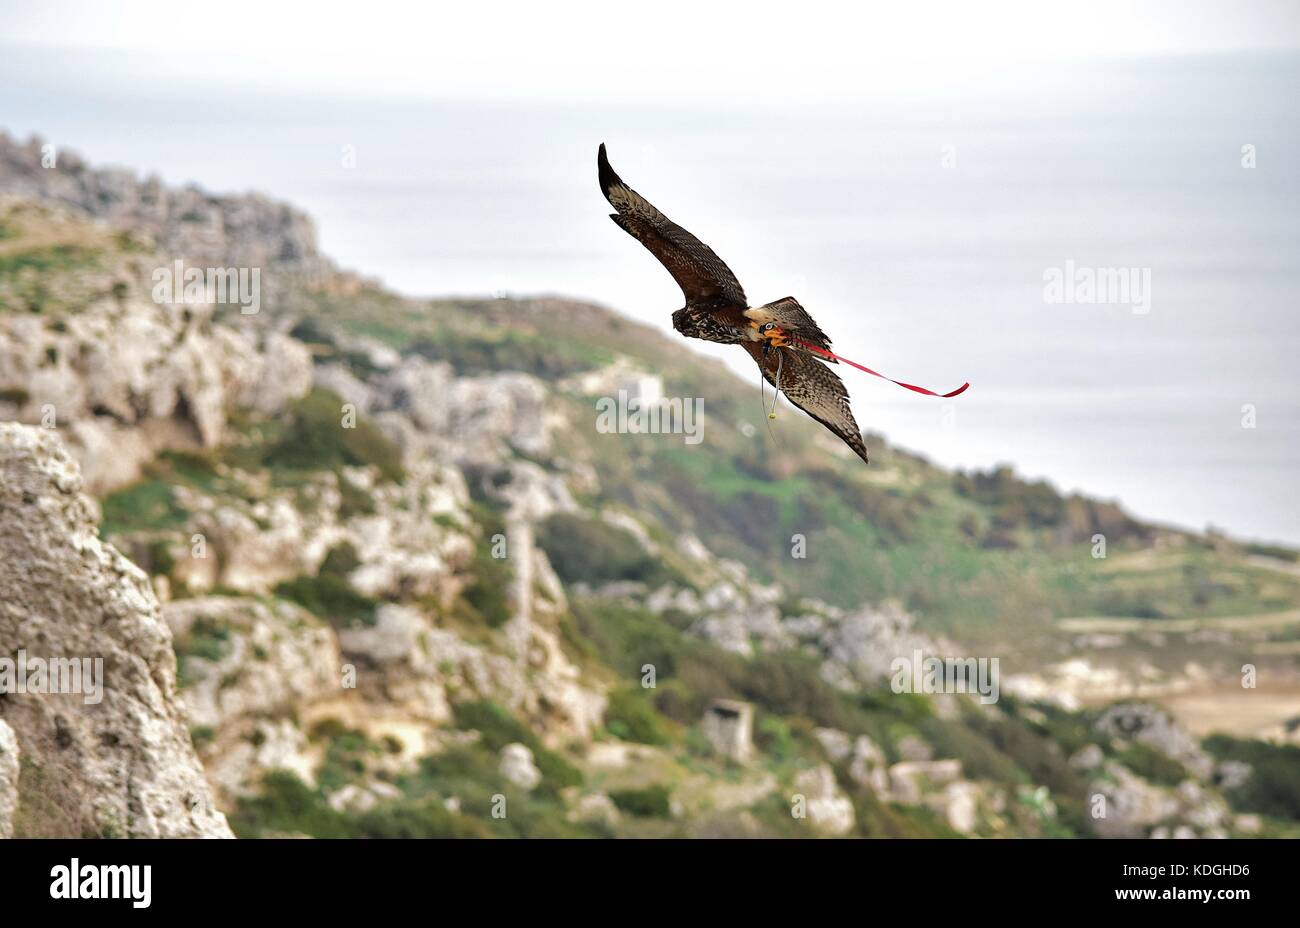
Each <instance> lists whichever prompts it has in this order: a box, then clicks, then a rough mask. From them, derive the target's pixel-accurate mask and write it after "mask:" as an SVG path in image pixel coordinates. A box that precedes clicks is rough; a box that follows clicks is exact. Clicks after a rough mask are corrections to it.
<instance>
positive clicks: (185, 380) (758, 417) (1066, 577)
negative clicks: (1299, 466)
mask: <svg viewBox="0 0 1300 928" xmlns="http://www.w3.org/2000/svg"><path fill="white" fill-rule="evenodd" d="M39 157H40V148H39V144H37V143H31V144H28V145H20V144H17V143H13V142H11V141H9V140H8V139H7V138H5V137H3V136H0V420H13V421H17V422H22V423H26V424H28V425H30V426H32V427H35V428H42V427H44V428H51V429H55V430H57V432H58V434H59V436H60V439H61V440H62V442H63V443H64V444H65V445H66V446H67V448H68V450H69V451H70V453H71V454H72V456H73V457H74V458H75V459H76V460H77V462H78V463H79V465H80V469H81V471H82V474H83V476H84V479H85V483H86V487H87V489H88V491H89V492H91V493H93V494H94V495H95V496H96V497H97V498H98V500H99V503H100V506H101V511H102V517H101V521H100V535H101V536H102V538H103V540H104V541H106V542H109V543H111V545H112V546H113V547H114V548H116V549H118V550H120V551H121V552H123V553H124V554H125V555H127V557H129V558H130V559H131V560H132V561H134V562H135V564H137V565H139V566H140V567H141V568H142V569H143V570H144V571H145V572H146V573H147V574H148V575H149V576H150V577H151V578H152V585H153V589H154V591H155V593H156V595H157V598H158V600H160V602H161V615H162V617H163V618H164V619H165V620H166V623H167V625H168V626H169V627H170V632H171V636H172V640H173V647H174V651H175V656H176V672H177V679H178V681H179V687H180V694H181V697H182V699H183V701H184V704H185V711H186V712H187V714H188V721H189V725H190V734H191V738H192V741H193V744H194V747H195V749H196V750H197V752H198V756H199V759H200V760H201V761H202V763H203V767H204V771H205V773H206V775H207V779H208V781H209V783H210V784H211V785H212V788H213V791H214V794H215V796H216V801H217V803H218V805H219V806H220V808H221V809H222V810H223V811H224V812H225V813H226V815H227V817H228V818H229V820H230V823H231V825H232V827H233V828H234V830H235V833H236V834H238V835H241V836H259V835H271V834H307V835H314V836H322V837H323V836H350V835H373V836H386V835H410V836H416V835H502V836H509V835H529V836H536V835H573V836H584V835H586V836H594V835H609V834H613V835H635V836H651V835H679V834H680V835H731V834H735V835H775V836H796V835H809V834H826V835H838V834H855V835H865V836H920V835H947V834H967V835H975V836H999V835H1077V836H1093V835H1102V836H1107V835H1129V834H1136V835H1146V834H1151V833H1153V832H1155V833H1160V832H1161V831H1163V832H1164V833H1167V834H1174V833H1180V832H1181V833H1187V832H1189V831H1190V832H1192V833H1196V834H1257V833H1264V834H1288V833H1294V832H1295V831H1296V830H1297V829H1300V792H1297V787H1296V783H1297V782H1300V775H1298V774H1300V747H1297V746H1296V744H1295V743H1294V737H1293V735H1294V730H1295V725H1294V721H1293V720H1294V719H1295V718H1300V701H1297V699H1296V693H1297V692H1300V681H1298V680H1297V672H1296V664H1295V657H1294V655H1295V653H1296V648H1295V645H1296V641H1297V640H1300V635H1298V634H1297V633H1298V632H1300V567H1297V563H1298V561H1297V553H1296V552H1295V551H1292V550H1289V549H1259V548H1254V547H1251V546H1248V545H1241V544H1238V543H1235V542H1234V541H1232V540H1231V539H1229V538H1226V537H1220V536H1205V535H1199V534H1192V533H1187V532H1181V531H1175V530H1171V529H1168V528H1164V527H1160V526H1154V525H1149V524H1145V523H1143V522H1140V521H1138V520H1136V519H1134V518H1132V517H1130V516H1129V515H1128V514H1126V513H1125V512H1124V511H1123V509H1122V508H1121V507H1120V506H1119V505H1118V504H1116V503H1114V502H1109V501H1100V500H1094V499H1088V498H1083V497H1079V496H1064V495H1062V494H1060V493H1059V492H1057V491H1056V490H1055V489H1054V488H1053V487H1051V486H1050V485H1048V484H1046V483H1042V482H1028V481H1024V480H1022V479H1020V478H1018V477H1017V476H1016V475H1015V473H1014V472H1013V471H1012V470H1011V469H1010V468H1000V469H997V470H995V471H992V472H988V473H969V474H964V473H952V472H949V471H946V470H944V469H942V468H939V467H936V466H934V465H932V464H930V463H929V462H927V461H926V460H924V459H923V458H922V457H920V456H918V455H916V454H913V453H909V452H907V451H904V450H902V449H898V448H893V447H890V446H889V445H888V444H887V443H886V441H885V440H884V439H883V438H882V437H881V436H876V435H869V436H868V446H869V447H870V449H871V451H872V456H873V462H872V464H871V466H870V467H864V466H863V465H862V464H861V462H860V461H858V460H857V459H856V458H855V457H853V456H852V455H851V454H849V453H848V452H847V451H846V450H845V449H843V447H842V446H840V445H839V443H837V442H835V441H834V440H833V439H831V438H830V437H828V436H827V435H825V433H824V432H823V431H822V430H821V429H820V428H819V427H818V426H816V424H815V423H810V422H807V421H806V420H804V419H803V418H802V417H801V416H800V415H799V414H798V413H797V412H794V411H792V410H789V409H787V410H786V411H785V412H784V413H782V414H780V415H779V417H778V420H777V421H776V423H775V424H774V429H775V432H776V440H773V438H772V437H770V436H769V433H768V422H767V419H766V416H765V414H764V412H763V411H762V410H761V409H760V406H759V397H758V395H757V390H756V389H755V385H754V384H752V383H748V382H743V381H741V380H739V379H738V378H736V377H735V376H734V375H732V374H731V373H730V372H729V371H727V370H726V369H725V368H723V367H722V366H721V365H718V364H716V363H714V362H711V361H708V360H705V359H702V358H701V357H700V356H699V355H697V354H695V353H694V352H693V351H692V350H691V349H690V347H689V345H688V344H686V343H684V342H682V341H681V340H679V339H677V338H676V337H675V336H670V335H665V334H661V333H659V332H657V331H655V330H652V329H649V328H647V327H645V326H642V325H639V324H636V323H633V322H631V321H629V320H627V319H625V318H623V317H621V316H619V315H618V314H617V313H616V312H614V311H611V310H607V309H604V308H601V307H596V306H590V305H585V304H581V303H576V302H571V301H565V300H559V299H538V300H454V299H453V300H435V301H419V300H409V299H405V298H403V297H400V296H398V295H396V294H393V293H391V292H388V291H386V290H385V289H384V288H383V287H382V286H380V285H378V284H377V283H375V282H372V281H367V280H365V279H364V278H361V277H359V276H357V275H355V274H352V273H347V272H343V271H340V270H338V269H337V268H335V267H334V266H333V264H332V263H331V262H330V261H329V260H328V259H327V258H324V257H323V256H321V255H320V254H319V253H318V251H317V249H316V245H315V241H314V233H313V232H312V229H311V223H310V221H309V220H308V219H307V218H306V217H304V216H302V215H301V214H299V213H297V212H296V211H294V210H293V209H292V208H290V207H287V206H284V205H283V204H278V203H275V202H274V201H271V200H268V199H266V198H264V197H218V196H212V195H209V194H207V193H204V192H203V191H201V190H198V189H195V188H187V189H185V190H181V191H175V190H169V189H167V188H165V187H164V186H163V185H161V184H158V183H157V182H156V181H149V180H146V181H140V180H138V179H136V178H135V177H134V176H133V175H131V174H130V173H129V172H122V171H97V170H94V169H92V168H90V167H89V166H88V165H86V164H85V163H83V162H81V161H80V160H79V159H76V158H75V157H69V156H66V155H65V156H62V157H63V159H64V160H62V162H61V164H60V165H59V167H57V168H55V169H45V168H42V167H40V163H39ZM178 259H183V260H184V261H185V262H186V263H187V264H190V265H192V266H195V267H207V266H219V267H249V266H255V267H258V268H259V269H260V270H261V279H262V281H263V286H262V292H261V301H260V308H259V310H258V312H257V313H255V314H244V313H241V312H240V309H239V307H238V306H235V305H230V304H228V303H225V304H223V303H211V302H204V301H202V300H199V301H195V302H189V301H183V302H172V301H170V300H165V301H162V302H159V301H156V300H155V298H154V295H153V291H154V284H155V278H154V275H155V272H156V271H157V270H158V269H159V268H168V267H171V266H173V264H174V262H175V261H176V260H178ZM850 389H853V385H852V384H851V385H850ZM619 391H630V392H633V393H639V394H640V395H643V396H648V395H655V394H662V396H663V397H665V398H670V399H672V398H683V399H685V400H686V401H687V402H691V403H693V402H694V401H695V400H696V399H697V398H698V400H699V401H700V402H701V403H702V419H701V420H700V422H701V423H702V429H703V431H702V434H701V437H702V440H700V441H699V442H698V443H692V442H688V441H687V440H686V436H683V435H681V434H626V433H615V434H609V433H606V432H603V431H601V430H600V429H599V428H598V421H597V416H598V406H597V403H598V401H599V400H600V398H602V397H616V396H617V395H618V394H619ZM856 392H857V393H861V394H864V399H865V398H867V397H866V396H865V391H863V390H862V388H861V387H858V389H857V391H856ZM858 408H859V410H860V411H862V410H864V409H867V408H869V407H868V406H867V405H866V404H864V403H862V402H861V401H860V402H859V404H858ZM860 418H861V419H864V420H866V421H869V418H870V417H869V415H867V414H862V415H860ZM4 454H5V449H4V448H0V463H2V462H3V459H4ZM1098 536H1102V537H1104V557H1101V556H1096V555H1097V554H1098V552H1099V551H1100V549H1099V548H1098V543H1099V542H1098ZM32 556H33V557H34V558H37V557H39V556H40V553H39V552H36V551H33V552H32ZM3 592H4V591H0V593H3ZM68 620H69V621H76V617H68ZM23 644H24V643H23V642H20V641H13V642H10V641H4V642H0V645H2V646H3V647H0V651H4V652H13V651H16V650H17V649H18V647H20V646H22V645H23ZM916 649H920V650H922V651H923V652H924V653H925V654H927V655H940V656H953V657H956V656H969V657H978V658H997V659H998V660H999V662H1000V668H1001V674H1002V691H1001V694H1000V698H998V699H997V700H996V701H995V702H982V701H980V700H979V699H977V698H974V697H970V696H960V695H952V694H939V695H925V694H915V693H896V692H894V691H893V690H892V689H891V687H890V685H889V681H890V677H891V670H890V666H891V662H892V661H893V660H894V659H895V658H899V657H906V658H910V657H911V655H912V654H913V652H914V650H916ZM1247 663H1249V664H1253V665H1256V666H1257V668H1258V672H1259V679H1260V685H1259V687H1258V688H1256V689H1250V690H1243V689H1242V687H1241V684H1240V678H1241V677H1240V671H1241V667H1242V665H1243V664H1247ZM1194 698H1200V699H1202V700H1206V699H1208V700H1209V702H1210V704H1211V708H1210V710H1209V711H1206V710H1205V709H1204V708H1201V709H1198V710H1195V711H1193V710H1194V709H1195V707H1194V705H1193V700H1194ZM1151 699H1159V700H1164V701H1165V702H1166V703H1168V704H1169V709H1170V710H1172V712H1173V714H1172V715H1171V714H1170V711H1167V710H1166V709H1164V708H1159V707H1157V706H1156V705H1153V704H1151V703H1149V702H1148V701H1147V700H1151ZM1234 699H1235V700H1237V701H1238V702H1239V703H1240V708H1239V709H1235V710H1233V712H1235V714H1236V715H1237V716H1240V718H1236V719H1235V720H1234V721H1233V722H1232V724H1231V725H1227V723H1226V722H1224V724H1219V722H1220V719H1219V716H1218V714H1217V713H1220V712H1223V713H1224V714H1225V715H1227V714H1232V713H1228V712H1225V711H1224V707H1226V706H1229V704H1230V703H1231V701H1232V700H1234ZM1232 705H1236V704H1235V703H1232ZM1189 706H1192V708H1189ZM751 712H752V714H753V716H752V723H751V720H750V718H749V714H750V713H751ZM8 715H9V710H8V709H7V708H6V706H5V701H3V700H0V719H4V718H6V717H8ZM1225 725H1227V728H1226V730H1228V731H1230V732H1231V734H1219V735H1213V736H1211V737H1208V738H1203V737H1202V736H1203V735H1205V734H1206V733H1207V732H1210V731H1213V730H1215V729H1216V728H1224V727H1225ZM1187 726H1191V728H1192V729H1193V732H1194V733H1193V734H1189V733H1188V732H1187V731H1186V730H1185V729H1186V727H1187ZM1246 736H1260V737H1266V738H1268V739H1269V740H1257V739H1256V738H1255V737H1246ZM19 740H20V741H21V732H20V739H19ZM20 748H21V745H20ZM36 777H37V773H34V772H31V768H30V766H29V767H28V768H27V769H26V770H25V771H24V772H23V773H22V775H21V776H20V778H19V781H18V783H17V787H16V796H17V800H16V801H17V805H18V807H19V808H20V809H21V808H23V806H24V803H30V802H31V797H32V795H33V790H35V789H37V787H36V786H34V785H33V784H34V783H35V782H37V780H36V779H35V778H36ZM24 778H26V779H24ZM0 779H2V778H0ZM1099 795H1101V796H1105V797H1107V800H1108V811H1107V812H1106V814H1104V815H1103V816H1100V817H1097V816H1096V815H1095V814H1094V813H1093V811H1092V809H1093V808H1094V807H1095V797H1097V796H1099ZM793 797H798V798H802V800H804V802H803V805H802V807H801V806H800V804H799V803H798V802H796V801H794V798H793ZM4 807H5V804H4V803H3V802H0V809H3V808H4ZM800 808H802V809H803V812H804V813H806V814H803V815H801V814H799V812H798V811H795V810H798V809H800ZM498 813H501V814H498ZM15 821H16V822H18V823H19V825H20V827H19V828H18V830H19V831H20V832H21V831H22V830H23V829H24V828H26V829H29V830H34V831H40V830H41V828H42V827H44V826H42V825H41V824H40V823H39V822H37V823H33V820H32V819H31V817H28V818H25V819H24V818H22V817H19V818H16V819H15ZM23 823H25V824H23ZM126 831H127V833H134V832H133V831H132V830H131V829H130V828H129V827H127V828H126Z"/></svg>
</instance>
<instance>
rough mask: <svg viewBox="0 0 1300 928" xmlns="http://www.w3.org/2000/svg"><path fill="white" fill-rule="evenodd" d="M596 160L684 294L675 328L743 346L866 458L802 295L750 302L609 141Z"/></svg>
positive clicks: (627, 226)
mask: <svg viewBox="0 0 1300 928" xmlns="http://www.w3.org/2000/svg"><path fill="white" fill-rule="evenodd" d="M596 164H597V167H598V169H599V177H600V189H601V192H603V193H604V194H605V199H607V200H609V202H610V205H611V206H613V207H614V209H615V210H617V212H615V213H612V214H611V215H610V217H609V218H610V219H612V220H614V222H616V223H617V224H618V225H619V226H620V227H621V228H622V229H623V231H624V232H626V233H627V234H628V235H630V236H632V237H633V238H634V239H636V240H637V241H638V242H640V243H641V244H642V245H644V246H645V247H646V248H647V249H649V251H650V253H651V254H652V255H654V256H655V257H656V258H658V259H659V263H660V264H662V265H663V266H664V267H665V268H667V270H668V273H669V274H671V275H672V276H673V280H675V281H677V285H678V286H679V287H681V288H682V293H683V294H685V297H686V305H685V306H683V307H682V308H681V309H679V310H677V311H676V312H674V313H673V328H674V329H676V330H677V331H678V332H681V333H682V334H683V335H685V336H686V337H688V338H702V339H704V340H705V341H710V342H721V343H722V344H724V345H740V346H741V347H742V348H744V349H745V350H746V351H748V352H749V354H750V356H751V357H752V358H753V359H754V360H755V361H756V362H757V363H758V367H759V370H760V371H762V374H763V378H764V379H765V380H767V382H768V383H770V384H772V386H773V387H775V388H776V389H777V390H778V391H779V392H781V393H784V394H785V396H786V398H787V399H788V400H789V401H790V402H791V403H793V404H794V405H796V406H798V407H799V408H800V409H802V410H803V411H804V412H806V413H807V414H808V415H810V416H812V417H813V418H814V419H816V420H817V421H818V422H820V423H821V424H822V425H824V426H826V428H828V429H830V430H831V431H832V432H833V433H835V435H836V436H837V437H839V438H840V439H841V440H842V441H843V442H844V443H845V444H846V445H848V446H849V447H850V448H851V449H853V452H854V454H856V455H857V456H858V457H860V458H862V460H863V461H866V460H867V446H866V445H865V444H864V443H863V441H862V432H861V430H860V429H859V428H858V423H857V422H856V421H854V419H853V410H852V409H850V408H849V392H848V390H846V389H845V388H844V384H843V382H842V381H841V380H840V378H839V377H837V376H836V375H835V373H834V372H833V371H832V370H831V369H830V368H829V367H827V366H826V365H825V364H823V363H822V362H821V361H820V360H819V359H818V358H817V357H816V356H814V355H813V353H812V350H810V349H809V348H808V347H807V346H813V347H814V348H816V349H820V351H822V352H826V353H827V355H829V352H830V344H831V341H830V339H829V338H827V337H826V333H825V332H823V331H822V330H821V327H820V326H818V325H817V323H816V322H815V321H813V318H812V316H810V315H808V312H807V311H806V310H805V309H804V308H803V307H802V306H800V305H799V301H798V300H796V299H795V298H794V297H792V296H787V297H783V298H782V299H779V300H777V301H775V302H773V303H765V304H763V305H762V306H752V307H751V306H750V305H749V300H748V299H746V297H745V291H744V289H743V288H742V287H741V286H740V281H738V280H736V275H735V274H733V273H732V272H731V269H730V268H729V267H727V265H726V264H724V263H723V261H722V259H721V258H719V257H718V256H717V255H716V254H714V253H713V249H712V248H710V247H709V246H708V245H705V244H704V243H703V242H701V241H700V240H699V239H698V238H696V237H695V236H694V235H692V234H691V233H689V232H687V231H686V230H685V229H683V228H682V227H681V226H679V225H677V224H676V223H675V222H673V221H672V220H671V219H669V218H668V217H667V216H665V215H664V214H663V213H661V212H659V210H657V209H655V207H654V206H653V205H652V204H651V203H650V201H649V200H647V199H646V198H645V197H643V196H641V195H640V194H639V193H637V192H636V191H635V190H633V189H632V188H631V187H629V186H628V185H627V184H625V183H623V181H622V179H621V178H620V177H619V176H618V175H617V174H615V173H614V169H613V168H612V167H610V164H609V158H608V157H607V156H606V154H605V146H604V144H602V145H601V146H600V152H599V154H598V155H597V157H596ZM830 360H831V362H832V363H834V358H833V357H831V358H830Z"/></svg>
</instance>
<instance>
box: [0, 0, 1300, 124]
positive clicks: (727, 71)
mask: <svg viewBox="0 0 1300 928" xmlns="http://www.w3.org/2000/svg"><path fill="white" fill-rule="evenodd" d="M0 11H2V12H0V22H3V29H0V45H27V46H31V45H38V46H49V47H62V48H63V49H64V50H67V49H71V48H86V49H112V50H128V51H132V52H138V54H136V55H132V56H131V57H130V58H129V59H125V60H124V61H123V69H124V73H123V74H122V78H123V79H126V80H129V79H130V78H131V77H132V76H133V75H132V72H136V76H139V77H145V76H156V75H158V74H167V73H171V74H179V75H184V77H185V79H186V81H187V82H189V83H193V82H196V81H204V80H207V81H212V82H215V83H219V84H220V85H222V86H223V87H225V88H227V89H230V88H231V87H232V86H234V85H238V84H241V83H246V84H257V85H264V86H274V87H278V88H280V89H308V90H310V91H312V92H313V93H315V94H322V95H323V94H343V95H370V94H376V93H382V94H383V95H384V96H390V97H391V96H397V95H408V94H409V95H416V96H435V97H443V98H456V99H466V98H476V97H506V98H515V99H552V100H555V99H558V100H565V101H570V102H590V101H593V100H610V99H628V100H648V101H655V102H660V103H667V102H675V103H676V102H680V101H681V100H683V99H686V98H691V97H696V96H702V97H704V98H719V97H726V98H729V99H733V100H744V99H761V100H764V101H771V100H782V99H816V100H830V99H835V98H843V97H864V96H866V97H870V96H876V95H888V94H899V93H909V92H914V91H918V90H925V89H927V88H932V87H947V88H951V87H952V86H953V85H954V83H960V82H961V81H964V80H969V79H972V78H975V77H987V76H989V75H996V74H998V73H1001V72H1003V71H1005V70H1009V69H1011V68H1013V67H1014V66H1015V65H1016V64H1023V63H1025V62H1028V61H1051V60H1059V59H1061V58H1064V57H1092V56H1129V55H1132V56H1137V55H1161V54H1197V53H1207V52H1225V51H1243V50H1295V49H1298V48H1300V3H1297V2H1295V0H1234V2H1204V0H1162V2H1150V3H1134V2H1113V0H1087V2H1069V3H1050V2H1044V0H1015V2H1000V3H998V2H993V3H984V2H981V3H972V2H947V3H936V2H905V3H889V4H850V3H845V2H842V0H841V2H831V3H827V2H821V0H805V2H802V3H799V4H797V5H793V4H791V3H789V2H788V0H780V2H769V0H758V2H747V3H708V2H702V0H660V2H657V3H655V4H647V5H638V6H635V7H629V6H623V5H619V4H614V3H609V2H608V0H602V2H585V0H584V2H564V3H536V2H491V0H488V2H475V3H457V4H440V3H433V4H416V3H410V2H407V3H393V2H385V0H370V2H366V3H358V2H355V0H348V2H331V0H326V2H314V3H311V4H303V3H301V2H296V3H275V2H267V0H259V2H249V0H226V2H222V3H220V4H194V5H184V4H177V3H175V2H168V0H142V2H134V3H125V4H114V3H104V2H94V0H80V2H78V0H47V2H42V3H13V2H8V0H0ZM68 61H69V58H68V57H66V56H52V64H51V66H52V67H65V66H66V65H67V62H68Z"/></svg>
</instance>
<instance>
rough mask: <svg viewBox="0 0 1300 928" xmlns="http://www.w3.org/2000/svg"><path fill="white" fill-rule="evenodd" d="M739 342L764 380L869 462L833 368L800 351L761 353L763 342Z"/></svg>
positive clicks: (775, 350)
mask: <svg viewBox="0 0 1300 928" xmlns="http://www.w3.org/2000/svg"><path fill="white" fill-rule="evenodd" d="M741 344H742V345H743V346H744V348H745V350H746V351H748V352H749V353H750V355H751V356H752V357H753V358H754V360H755V361H756V362H758V366H759V369H760V370H761V371H762V372H763V377H764V378H765V379H766V380H767V382H768V383H770V384H772V386H774V387H778V388H779V389H780V391H781V392H782V393H784V394H785V396H786V399H788V400H789V401H790V402H791V403H794V405H796V406H798V407H799V408H800V409H802V410H803V411H804V412H806V413H808V415H810V416H812V417H813V418H814V419H816V420H817V421H818V422H820V423H821V424H822V425H824V426H826V428H828V429H830V430H831V431H832V432H834V433H835V435H836V437H838V438H839V439H840V440H841V441H843V442H844V444H846V445H848V446H849V448H851V449H852V450H853V453H854V454H856V455H857V456H858V457H860V458H862V460H863V462H864V463H870V461H868V459H867V445H866V443H865V442H864V441H863V440H862V430H861V429H859V428H858V423H857V420H855V419H854V418H853V409H852V408H851V407H850V406H849V391H848V390H846V389H845V387H844V381H842V380H840V378H839V377H838V376H836V374H835V372H834V371H832V370H831V369H830V368H829V367H827V366H826V365H825V364H823V363H822V362H821V361H818V360H817V359H816V358H814V357H813V356H812V355H810V354H807V353H806V352H803V351H797V350H793V349H790V348H773V349H770V350H769V351H768V352H767V354H766V355H764V353H763V346H762V345H760V344H758V343H757V342H742V343H741ZM778 367H779V371H778ZM778 381H779V383H778Z"/></svg>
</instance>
